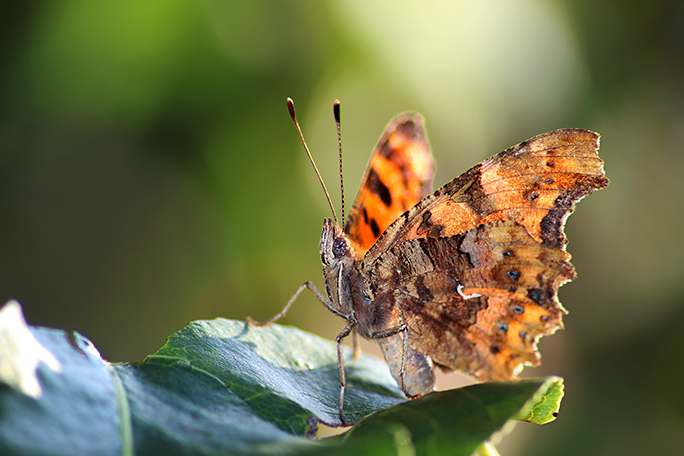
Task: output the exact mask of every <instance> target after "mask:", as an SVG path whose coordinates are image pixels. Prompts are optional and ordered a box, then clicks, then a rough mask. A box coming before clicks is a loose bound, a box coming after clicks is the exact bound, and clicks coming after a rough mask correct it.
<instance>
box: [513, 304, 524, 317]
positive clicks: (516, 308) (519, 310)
mask: <svg viewBox="0 0 684 456" xmlns="http://www.w3.org/2000/svg"><path fill="white" fill-rule="evenodd" d="M513 312H515V313H517V314H519V315H522V314H523V313H525V309H524V308H523V307H522V306H513Z"/></svg>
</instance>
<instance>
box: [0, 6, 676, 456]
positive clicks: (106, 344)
mask: <svg viewBox="0 0 684 456" xmlns="http://www.w3.org/2000/svg"><path fill="white" fill-rule="evenodd" d="M288 96H289V97H292V98H294V99H295V101H296V103H297V108H298V114H299V117H300V121H301V123H302V127H303V129H304V132H305V134H306V136H307V138H308V142H309V145H310V147H311V149H312V151H313V154H314V156H315V158H316V160H317V161H318V166H319V168H321V171H322V173H323V176H324V178H325V179H326V181H327V182H328V186H329V187H330V190H331V193H332V195H333V199H334V200H335V202H337V201H338V197H337V196H336V195H337V191H336V189H337V177H336V173H337V170H336V166H337V165H336V136H335V133H334V123H333V118H332V109H331V106H332V101H333V100H334V99H335V98H339V99H340V100H341V102H342V123H343V126H342V130H343V143H344V151H345V177H346V188H347V199H348V200H349V201H350V200H352V199H353V197H354V194H355V192H356V189H357V188H358V184H359V181H360V178H361V175H362V173H363V169H364V167H365V164H366V161H367V159H368V156H369V154H370V151H371V150H372V147H373V146H374V144H375V141H376V140H377V138H378V137H379V135H380V133H381V132H382V130H383V128H384V126H385V125H386V123H387V122H388V121H389V120H390V118H391V117H392V116H393V115H395V114H396V113H398V112H400V111H403V110H417V111H420V112H422V113H423V114H424V116H425V117H426V123H427V128H428V131H429V134H430V139H431V143H432V147H433V151H434V154H435V156H436V159H437V162H438V172H437V176H436V184H437V185H441V184H442V183H445V182H446V181H448V180H450V179H451V178H453V177H454V176H456V175H457V174H459V173H461V172H462V171H464V170H465V169H467V168H469V167H470V166H472V165H474V164H475V163H477V162H478V161H480V160H482V159H484V158H486V157H487V156H490V155H492V154H494V153H496V152H498V151H500V150H502V149H505V148H507V147H509V146H511V145H513V144H516V143H518V142H520V141H522V140H524V139H527V138H529V137H531V136H534V135H536V134H539V133H542V132H545V131H548V130H552V129H556V128H561V127H582V128H588V129H591V130H595V131H598V132H600V133H601V134H602V142H601V156H602V158H603V159H604V160H605V162H606V172H607V175H608V177H609V178H610V179H611V181H612V182H611V185H610V186H609V187H608V188H607V189H606V190H603V191H601V192H598V193H596V194H593V195H591V196H590V197H588V198H587V199H586V200H584V201H582V202H581V203H580V204H579V206H578V210H577V212H576V214H575V215H573V216H572V217H571V218H570V219H569V222H568V224H567V228H566V232H567V234H568V237H569V238H570V245H569V251H570V252H571V253H572V254H573V256H574V260H573V263H574V264H575V266H576V268H577V270H578V274H579V278H578V279H577V280H576V281H575V282H573V283H572V284H568V285H566V286H564V287H563V288H562V289H561V292H560V297H561V301H562V302H563V303H564V305H565V307H566V308H567V309H568V310H569V311H570V314H569V315H568V316H567V317H566V318H565V325H566V329H565V330H564V331H560V332H559V333H557V334H556V335H554V336H553V337H549V338H546V339H545V340H543V341H542V342H541V344H540V347H541V351H542V354H543V358H544V364H543V366H542V367H539V368H536V369H529V368H528V369H527V370H526V371H525V375H526V376H541V375H549V374H557V375H561V376H563V377H564V378H565V379H566V384H567V386H566V397H565V400H564V403H563V406H562V409H561V414H560V417H559V419H558V420H557V421H556V422H554V423H553V424H550V425H547V426H543V427H539V426H534V425H522V424H521V425H518V426H517V428H516V429H515V432H513V434H512V435H510V436H508V437H507V438H506V439H504V441H503V443H501V445H500V446H499V448H500V450H501V451H502V453H503V454H507V455H517V454H520V455H522V454H525V455H543V454H550V453H553V454H556V455H565V454H568V455H570V454H601V455H607V454H620V455H622V454H658V453H661V454H668V453H672V454H674V453H677V452H679V451H681V448H684V389H683V388H682V385H683V384H684V380H683V376H684V306H683V305H682V304H683V301H684V286H683V285H682V279H683V277H684V267H683V261H682V258H684V212H683V210H684V3H682V2H681V1H678V0H669V1H668V0H652V1H648V2H639V1H617V0H607V1H604V0H599V1H596V0H592V1H589V0H555V1H550V0H546V1H544V0H516V1H506V0H485V1H480V2H468V1H451V2H447V1H433V0H426V1H421V2H416V1H409V0H392V1H374V2H369V1H363V0H337V1H336V0H325V1H304V0H300V1H289V2H279V1H266V0H252V1H249V2H246V1H219V0H205V1H200V0H196V1H190V0H174V1H166V0H156V1H155V0H149V1H144V2H140V1H134V0H120V1H118V2H85V1H60V2H52V1H43V2H40V1H30V2H28V1H27V2H2V3H1V4H0V299H2V300H3V301H4V300H8V299H10V298H16V299H17V300H19V301H20V302H21V303H22V305H23V308H24V312H25V314H26V317H27V319H28V320H29V322H30V323H33V324H37V325H46V326H51V327H59V328H65V329H69V330H72V329H75V330H78V331H80V332H81V333H83V334H84V335H85V336H87V337H89V338H90V339H91V340H93V342H94V343H95V344H96V346H97V347H98V348H99V349H100V351H101V352H102V355H103V356H104V357H105V358H106V359H109V360H111V361H136V360H141V359H142V358H143V357H144V356H145V355H146V354H148V353H152V352H154V351H155V350H156V349H157V348H159V347H160V346H161V345H163V344H164V342H165V338H166V336H168V335H169V334H171V333H172V332H174V331H176V330H178V329H180V328H182V327H183V326H184V325H185V324H186V323H187V322H189V321H191V320H196V319H206V318H215V317H218V316H222V317H228V318H234V319H244V318H245V317H246V316H248V315H251V316H252V317H254V318H256V319H266V318H269V317H270V316H272V315H273V314H275V313H276V312H277V311H278V310H280V308H281V307H282V306H283V304H284V303H285V302H286V301H287V300H288V299H289V297H290V296H291V295H292V293H293V292H294V291H295V290H296V288H297V287H298V286H299V285H300V284H301V283H303V282H304V281H306V280H309V279H312V280H314V281H315V282H316V283H317V284H319V285H320V284H321V282H322V281H321V278H320V277H321V272H320V264H319V259H318V241H319V236H320V226H321V222H322V219H323V218H324V217H326V216H328V215H329V211H328V208H327V205H326V202H325V199H324V197H323V194H322V192H321V190H320V188H319V186H318V183H317V180H316V178H315V176H314V174H313V172H312V170H311V169H310V165H309V164H308V162H307V159H306V157H305V155H304V153H303V151H302V148H301V145H300V143H299V139H298V137H297V134H296V131H295V130H294V128H293V126H292V122H291V120H290V118H289V116H288V114H287V110H286V107H285V98H286V97H288ZM284 322H285V323H288V324H294V325H297V326H300V327H302V328H304V329H307V330H310V331H313V332H315V333H317V334H320V335H322V336H325V337H328V338H333V337H334V336H335V335H336V334H337V333H338V332H339V331H340V330H341V328H342V322H341V320H339V319H338V318H336V317H334V316H333V315H331V314H329V312H327V311H326V310H325V309H324V308H323V307H322V306H321V305H320V304H318V303H317V302H316V301H315V299H314V298H313V297H312V296H310V295H308V294H306V293H305V294H304V295H302V297H301V298H300V299H299V301H298V302H297V303H296V304H295V306H294V307H293V308H292V310H291V313H290V314H289V315H288V317H287V319H286V320H285V321H284ZM454 379H455V380H454ZM459 381H463V379H462V378H461V380H459V377H458V375H457V374H456V375H454V376H450V377H448V378H447V379H443V378H440V385H441V386H442V387H449V386H451V385H453V384H454V382H455V383H458V382H459Z"/></svg>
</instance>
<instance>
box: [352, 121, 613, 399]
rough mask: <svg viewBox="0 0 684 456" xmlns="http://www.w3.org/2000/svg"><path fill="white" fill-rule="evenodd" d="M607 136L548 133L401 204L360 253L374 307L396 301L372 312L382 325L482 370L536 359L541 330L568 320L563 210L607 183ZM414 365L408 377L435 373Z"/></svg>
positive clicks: (441, 361)
mask: <svg viewBox="0 0 684 456" xmlns="http://www.w3.org/2000/svg"><path fill="white" fill-rule="evenodd" d="M598 140H599V136H598V135H597V134H596V133H593V132H590V131H587V130H578V129H565V130H556V131H553V132H550V133H546V134H543V135H539V136H537V137H535V138H532V139H530V140H528V141H525V142H524V143H522V144H519V145H518V146H515V147H512V148H510V149H508V150H506V151H504V152H501V153H500V154H498V155H495V156H494V157H491V158H489V159H487V160H485V161H484V162H482V163H480V164H479V165H477V166H475V167H474V168H472V169H470V170H469V171H467V172H465V173H464V174H463V175H461V176H459V177H457V178H456V179H454V180H452V181H451V182H449V183H448V184H446V185H445V186H444V187H442V188H440V189H439V190H437V191H436V192H434V193H433V194H432V195H430V196H428V197H427V198H425V199H424V200H422V201H421V202H420V203H419V204H417V205H416V206H414V207H413V208H412V209H410V210H409V211H408V212H406V213H404V214H403V215H402V216H401V217H400V218H399V219H397V221H396V222H394V223H393V224H392V225H391V226H390V227H389V228H388V229H387V230H386V231H385V233H384V234H383V235H382V236H381V237H380V239H379V240H378V241H377V242H376V244H375V245H374V246H373V247H372V248H371V249H370V250H369V251H368V252H367V253H366V255H365V257H364V259H363V264H364V266H363V268H364V271H365V274H367V276H368V277H370V280H371V282H372V284H373V286H371V289H375V290H376V293H375V296H374V297H373V303H374V306H375V307H376V308H377V309H378V312H383V311H384V312H385V313H387V309H393V312H392V313H391V315H392V316H391V317H390V318H386V319H384V320H383V319H382V318H379V314H378V316H377V317H374V318H373V321H378V322H379V323H380V324H381V325H383V327H380V326H379V327H376V328H373V329H374V330H375V331H376V332H379V331H382V330H383V329H386V328H385V326H386V327H396V326H398V325H399V324H402V323H405V324H406V325H407V327H408V328H409V347H410V349H411V350H413V351H415V352H418V353H421V354H424V355H426V356H429V357H430V358H431V359H432V360H433V361H434V363H435V364H437V365H439V366H440V367H441V368H442V369H444V370H447V371H450V370H454V369H459V370H462V371H464V372H466V373H468V374H471V375H473V376H475V377H476V378H478V379H480V380H508V379H513V378H515V376H516V373H517V372H518V371H519V369H520V368H521V367H522V366H523V365H524V364H532V365H535V364H538V363H539V354H538V352H537V350H536V343H537V340H538V339H539V338H540V337H541V336H543V335H548V334H551V333H553V332H554V331H555V330H556V329H558V328H560V327H562V322H561V317H562V315H563V313H565V310H564V309H563V307H562V306H561V305H560V302H558V298H557V291H558V288H559V287H560V286H561V285H562V284H563V283H565V282H567V281H569V280H572V279H573V278H574V277H575V271H574V268H573V267H572V265H571V264H570V262H569V260H570V255H569V254H568V253H566V252H565V246H566V243H567V239H566V238H565V234H564V233H563V227H564V224H565V220H566V218H567V217H568V215H569V214H570V213H571V212H572V211H573V210H574V207H575V202H577V201H579V200H580V199H581V198H583V197H584V196H586V195H587V194H589V193H591V192H593V191H595V190H597V189H600V188H603V187H605V186H606V185H607V184H608V179H606V177H605V175H604V172H603V162H602V161H601V160H600V159H599V157H598V153H597V150H598ZM379 343H380V345H381V346H383V344H384V345H397V344H400V343H401V339H400V338H395V339H394V340H389V339H380V340H379ZM396 348H397V347H389V349H388V347H383V350H385V351H388V350H390V351H391V350H392V349H396ZM395 351H396V350H395ZM395 364H397V363H395ZM390 367H392V366H390ZM419 368H420V369H422V368H423V367H422V366H419ZM397 369H398V367H396V366H395V369H394V370H395V371H396V370H397ZM412 369H414V367H413V366H407V372H406V375H407V376H408V378H413V377H415V378H418V379H422V378H423V377H426V376H427V374H424V373H422V372H420V373H415V374H414V373H413V372H412ZM393 372H394V371H393ZM417 392H418V393H419V394H425V393H426V392H427V391H417ZM412 394H415V393H412Z"/></svg>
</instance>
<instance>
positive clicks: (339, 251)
mask: <svg viewBox="0 0 684 456" xmlns="http://www.w3.org/2000/svg"><path fill="white" fill-rule="evenodd" d="M347 250H349V244H347V240H346V239H344V238H341V237H338V238H335V240H334V241H333V245H332V253H333V255H335V258H340V257H343V256H344V255H346V253H347Z"/></svg>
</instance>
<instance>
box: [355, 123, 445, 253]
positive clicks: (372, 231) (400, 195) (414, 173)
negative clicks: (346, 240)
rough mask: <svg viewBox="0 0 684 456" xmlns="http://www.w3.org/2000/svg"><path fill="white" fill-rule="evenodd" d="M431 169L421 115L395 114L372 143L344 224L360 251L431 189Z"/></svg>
mask: <svg viewBox="0 0 684 456" xmlns="http://www.w3.org/2000/svg"><path fill="white" fill-rule="evenodd" d="M433 172H434V160H433V158H432V155H431V153H430V146H429V145H428V140H427V134H426V132H425V128H424V126H423V117H422V116H421V115H420V114H417V113H403V114H400V115H398V116H397V117H395V118H394V119H393V120H392V121H391V122H390V124H389V125H388V126H387V128H386V129H385V133H383V135H382V137H381V138H380V140H379V141H378V144H377V146H375V150H374V151H373V154H372V155H371V158H370V161H369V163H368V167H367V168H366V174H365V175H364V177H363V179H362V180H361V188H360V189H359V193H358V195H357V197H356V200H355V201H354V204H353V205H352V207H351V210H350V211H349V218H348V220H347V223H346V226H345V232H346V233H347V234H348V235H349V236H350V237H351V239H352V240H353V241H354V242H355V243H356V244H357V245H358V248H359V250H360V253H361V254H363V253H365V252H366V251H367V250H368V249H369V248H370V247H371V246H372V245H373V244H375V242H376V241H377V239H378V238H379V237H380V235H381V234H382V233H383V232H384V231H385V230H386V229H387V227H388V226H389V225H390V224H391V223H392V222H393V221H394V220H396V219H397V217H399V216H400V215H401V214H402V213H404V212H405V211H407V210H408V209H410V208H411V207H413V206H414V205H415V204H416V203H418V202H419V201H420V200H422V199H423V198H425V197H426V196H427V195H428V194H429V193H430V192H431V183H432V175H433Z"/></svg>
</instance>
